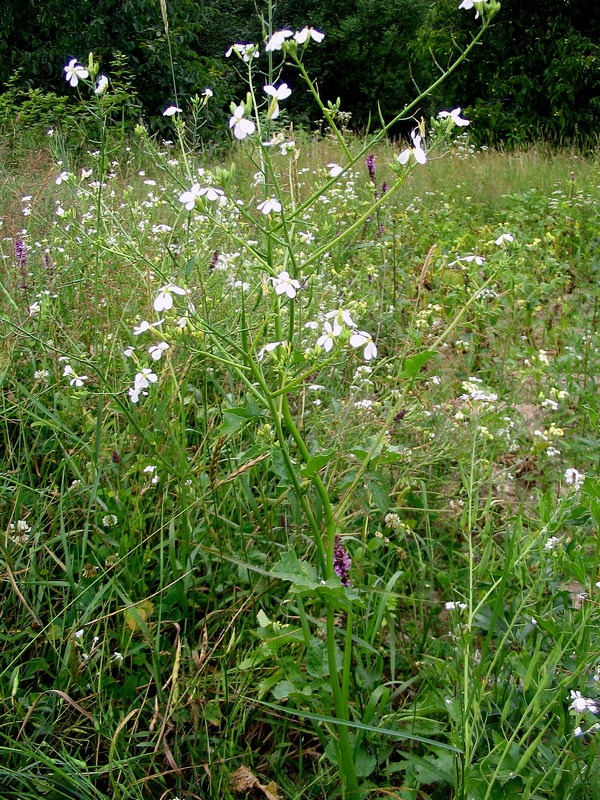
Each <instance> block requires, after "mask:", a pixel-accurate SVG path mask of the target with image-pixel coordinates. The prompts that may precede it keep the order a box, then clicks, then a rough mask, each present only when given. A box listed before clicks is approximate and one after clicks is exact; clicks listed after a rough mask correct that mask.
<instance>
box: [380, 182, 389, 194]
mask: <svg viewBox="0 0 600 800" xmlns="http://www.w3.org/2000/svg"><path fill="white" fill-rule="evenodd" d="M387 190H388V185H387V183H386V182H385V181H384V182H383V183H382V184H381V196H382V197H383V195H384V194H385V193H386V192H387Z"/></svg>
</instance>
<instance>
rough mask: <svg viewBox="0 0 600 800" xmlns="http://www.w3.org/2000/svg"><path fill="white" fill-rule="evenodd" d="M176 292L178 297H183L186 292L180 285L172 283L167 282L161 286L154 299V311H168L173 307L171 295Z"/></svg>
mask: <svg viewBox="0 0 600 800" xmlns="http://www.w3.org/2000/svg"><path fill="white" fill-rule="evenodd" d="M174 294H178V295H179V296H180V297H185V295H186V294H187V292H186V290H185V289H182V288H181V286H175V284H174V283H168V284H167V285H166V286H163V287H162V289H161V290H160V291H159V293H158V295H157V297H156V300H155V301H154V308H155V310H156V311H169V309H171V308H173V295H174Z"/></svg>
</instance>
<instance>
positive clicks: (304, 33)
mask: <svg viewBox="0 0 600 800" xmlns="http://www.w3.org/2000/svg"><path fill="white" fill-rule="evenodd" d="M324 38H325V34H324V33H321V31H317V30H315V29H314V28H309V27H304V28H302V30H301V31H296V33H295V34H294V39H295V40H296V41H297V42H298V44H304V43H305V42H308V40H309V39H312V40H313V41H314V42H317V43H319V42H322V41H323V39H324Z"/></svg>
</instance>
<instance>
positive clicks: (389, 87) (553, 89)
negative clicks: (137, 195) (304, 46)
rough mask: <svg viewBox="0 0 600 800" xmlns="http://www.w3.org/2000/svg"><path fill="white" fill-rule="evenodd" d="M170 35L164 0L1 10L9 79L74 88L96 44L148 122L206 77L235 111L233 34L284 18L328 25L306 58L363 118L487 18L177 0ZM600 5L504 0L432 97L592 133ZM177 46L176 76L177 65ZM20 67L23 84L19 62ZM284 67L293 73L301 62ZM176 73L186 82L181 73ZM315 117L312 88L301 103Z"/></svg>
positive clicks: (454, 9) (218, 103)
mask: <svg viewBox="0 0 600 800" xmlns="http://www.w3.org/2000/svg"><path fill="white" fill-rule="evenodd" d="M167 9H168V18H169V34H170V35H169V37H168V38H167V36H166V33H165V28H164V24H163V19H162V16H161V8H160V2H159V0H78V2H77V3H74V4H73V3H71V4H65V3H62V2H59V0H45V2H43V3H40V2H38V0H4V3H3V15H2V18H1V19H0V92H1V91H5V90H6V88H7V86H8V83H9V81H10V80H11V77H12V79H13V81H12V84H11V86H12V89H11V90H12V91H13V92H14V89H15V85H19V86H21V87H22V88H23V89H25V90H28V89H33V88H40V89H42V90H43V91H47V92H55V93H56V94H57V95H58V96H61V95H65V94H67V86H66V84H65V81H64V79H63V77H64V76H63V66H64V64H65V63H66V62H67V61H68V60H69V59H70V58H73V57H77V58H80V59H83V58H85V57H86V56H87V53H88V52H89V51H93V52H94V54H95V55H96V57H97V58H99V59H100V61H101V63H102V67H103V69H105V70H107V71H108V70H109V69H110V67H111V64H112V63H113V62H114V61H115V58H116V59H117V61H119V63H120V64H121V69H125V68H126V69H127V70H128V72H129V74H130V76H131V80H130V81H129V86H130V89H131V91H132V94H133V95H135V97H136V100H137V103H138V104H137V105H136V104H135V103H134V104H133V106H132V108H136V113H137V109H141V111H142V113H143V115H144V116H145V118H146V119H147V120H148V121H152V120H154V121H155V123H156V124H164V120H162V119H161V117H160V112H161V110H162V109H163V108H164V107H165V105H167V104H169V103H171V102H174V101H175V100H176V99H177V101H178V102H179V104H180V105H181V104H184V105H185V103H186V102H187V101H188V100H189V99H190V98H191V97H193V96H194V94H197V93H201V92H202V91H203V89H204V88H205V87H206V86H210V87H211V88H212V89H213V91H214V92H215V98H214V102H213V103H212V104H211V105H212V107H213V108H214V109H220V111H217V116H218V114H219V113H220V114H221V119H222V118H223V117H224V116H225V114H226V113H227V108H228V106H229V103H230V101H231V100H232V99H239V98H237V97H236V95H237V94H238V93H239V91H241V84H238V83H237V79H236V75H235V70H233V69H232V68H231V64H230V63H229V62H226V61H225V59H224V53H225V50H226V49H227V47H228V46H229V45H230V44H231V43H232V42H234V41H262V40H263V39H264V36H265V35H266V33H267V31H268V27H269V24H272V26H273V27H274V28H277V27H282V26H289V27H291V28H299V27H302V26H304V25H306V24H309V25H314V26H315V27H317V28H320V29H321V30H324V31H325V32H326V39H325V41H324V42H323V44H322V45H320V46H319V47H318V48H309V49H308V52H307V66H308V68H309V71H310V74H311V75H312V76H314V77H315V79H316V81H317V84H318V86H319V90H320V91H321V94H322V96H323V98H324V99H325V100H331V101H332V102H335V101H336V99H337V98H338V97H339V98H340V101H341V107H342V109H343V110H345V111H349V112H351V114H352V121H353V124H354V125H355V126H356V127H357V128H359V129H363V128H365V127H366V126H367V125H368V124H371V125H376V124H377V121H378V117H379V114H380V113H382V114H383V115H384V117H386V118H389V117H390V116H392V115H393V114H395V113H397V112H398V111H399V110H401V108H402V107H403V106H404V104H405V103H406V102H407V100H409V99H410V98H412V97H414V93H415V87H419V88H423V87H424V86H426V85H427V84H428V82H429V81H431V80H432V79H435V78H436V77H437V76H438V74H439V71H438V70H439V67H440V66H441V67H445V66H447V65H448V64H449V63H450V61H451V60H452V58H453V56H455V55H456V54H457V52H458V51H459V50H461V49H463V48H464V47H465V46H466V45H467V44H468V42H469V41H470V39H471V38H472V36H473V35H474V34H475V32H476V30H477V29H478V25H479V22H478V21H476V20H475V19H474V14H473V12H472V11H466V12H465V11H459V10H458V0H336V2H333V0H279V2H274V3H273V4H272V6H271V15H272V16H271V19H270V20H269V19H268V14H269V11H268V7H267V4H266V2H265V3H264V4H262V5H261V4H259V5H258V11H259V14H262V19H261V18H260V17H259V16H258V15H257V13H256V11H257V6H256V4H255V2H254V0H238V1H237V2H236V3H235V4H232V3H231V2H230V0H167ZM599 38H600V14H599V13H598V11H597V9H594V10H592V11H590V10H589V6H584V4H582V3H580V2H578V1H577V0H503V3H502V9H501V11H500V13H499V14H498V16H497V17H496V18H495V21H494V25H493V27H492V29H491V31H490V33H489V35H488V36H487V37H486V40H485V42H484V43H483V44H482V46H481V48H480V49H479V54H478V56H477V57H476V58H471V60H470V61H469V62H468V63H467V64H465V65H463V66H462V67H461V69H460V70H459V71H457V72H456V73H455V74H454V75H453V76H451V78H450V79H449V80H448V81H447V82H446V83H444V85H443V86H442V87H441V88H440V89H439V91H437V92H436V93H435V94H434V95H433V96H432V97H431V98H430V99H429V100H428V101H427V102H426V103H424V104H423V107H422V108H421V109H420V113H423V114H425V115H426V116H427V115H428V114H429V113H433V112H435V111H437V110H438V109H439V108H441V107H446V108H448V107H454V106H456V105H462V106H463V108H466V109H468V111H469V113H470V115H471V118H472V119H473V121H474V122H477V125H476V126H474V128H476V129H477V130H478V131H479V134H480V136H482V138H485V139H487V140H488V141H489V142H491V143H497V142H500V141H503V142H505V143H511V142H514V143H518V142H521V141H525V140H531V139H534V138H539V137H540V136H543V137H546V138H550V139H554V140H563V141H564V140H580V141H583V140H585V139H586V137H590V136H592V135H593V134H594V131H595V128H596V127H597V125H596V123H597V120H598V116H599V114H600V94H599V90H598V86H599V85H600V54H599V49H598V44H599ZM171 57H172V61H173V68H174V80H173V76H172V74H171V66H170V64H171ZM16 73H18V76H19V77H18V80H17V81H16V83H15V78H14V76H15V74H16ZM280 77H281V79H285V80H288V81H289V82H291V83H292V85H293V82H294V75H288V74H285V75H282V76H280ZM174 83H175V85H174ZM288 107H289V108H290V110H291V112H292V113H293V114H294V117H295V118H296V119H298V118H300V119H304V120H305V121H310V122H311V123H314V122H315V116H314V112H315V108H314V106H313V105H312V104H311V101H310V97H309V95H308V93H306V92H304V93H301V92H299V93H297V94H296V93H294V95H293V97H292V99H291V102H290V104H289V106H288Z"/></svg>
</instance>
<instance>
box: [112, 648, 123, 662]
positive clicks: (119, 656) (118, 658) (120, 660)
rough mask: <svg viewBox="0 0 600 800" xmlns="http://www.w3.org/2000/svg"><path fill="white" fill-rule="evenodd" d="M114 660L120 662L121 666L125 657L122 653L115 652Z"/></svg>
mask: <svg viewBox="0 0 600 800" xmlns="http://www.w3.org/2000/svg"><path fill="white" fill-rule="evenodd" d="M113 660H114V661H118V662H119V664H120V663H121V662H122V661H123V656H122V655H121V653H119V651H118V650H115V652H114V653H113Z"/></svg>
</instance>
